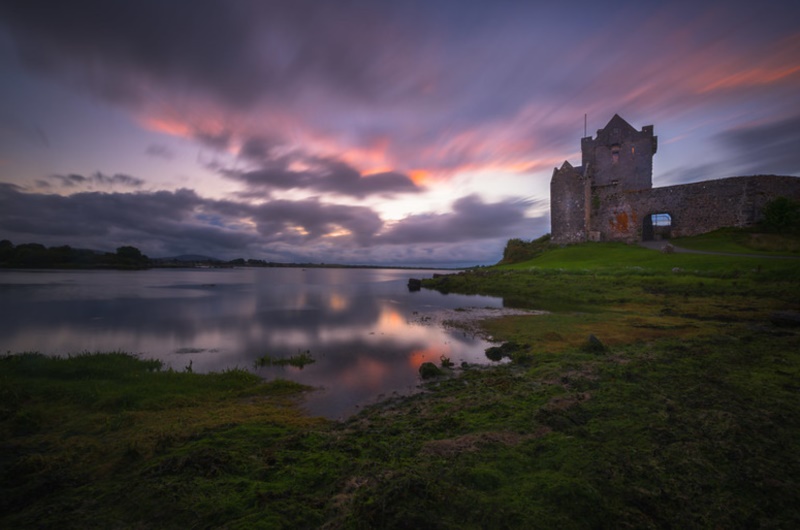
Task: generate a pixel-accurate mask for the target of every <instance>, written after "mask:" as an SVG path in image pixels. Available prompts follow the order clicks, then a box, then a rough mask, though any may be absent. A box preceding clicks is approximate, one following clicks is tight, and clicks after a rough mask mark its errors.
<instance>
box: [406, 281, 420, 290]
mask: <svg viewBox="0 0 800 530" xmlns="http://www.w3.org/2000/svg"><path fill="white" fill-rule="evenodd" d="M420 289H422V280H418V279H417V278H410V279H409V280H408V290H409V291H412V292H414V291H419V290H420Z"/></svg>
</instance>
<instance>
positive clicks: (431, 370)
mask: <svg viewBox="0 0 800 530" xmlns="http://www.w3.org/2000/svg"><path fill="white" fill-rule="evenodd" d="M419 375H421V376H422V378H423V379H430V378H431V377H439V376H440V375H442V370H441V369H439V367H438V366H436V365H435V364H433V363H431V362H427V363H422V364H421V365H420V367H419Z"/></svg>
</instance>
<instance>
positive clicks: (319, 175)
mask: <svg viewBox="0 0 800 530" xmlns="http://www.w3.org/2000/svg"><path fill="white" fill-rule="evenodd" d="M257 145H258V146H259V149H260V146H261V145H262V144H257ZM250 151H251V153H252V152H253V149H252V148H251V150H250ZM260 153H261V151H259V152H258V154H260ZM293 164H302V166H303V167H304V169H292V168H293ZM221 173H222V174H223V175H225V176H227V177H229V178H233V179H236V180H240V181H242V182H244V183H246V184H247V185H248V186H249V187H250V188H265V189H279V190H289V189H307V190H312V191H316V192H328V193H336V194H339V195H348V196H351V197H356V198H359V199H363V198H364V197H367V196H369V195H393V194H397V193H418V192H421V191H423V188H421V187H418V186H417V185H416V184H414V182H413V181H412V180H411V178H410V177H408V175H404V174H402V173H396V172H384V173H376V174H373V175H368V176H363V175H361V173H360V172H358V171H357V170H355V169H354V168H353V167H351V166H349V165H348V164H346V163H344V162H341V161H339V160H334V159H331V158H319V157H310V156H287V157H281V158H277V159H274V160H270V161H265V162H264V163H263V165H262V166H261V167H260V168H258V169H254V170H251V171H238V170H221Z"/></svg>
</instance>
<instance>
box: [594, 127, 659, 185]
mask: <svg viewBox="0 0 800 530" xmlns="http://www.w3.org/2000/svg"><path fill="white" fill-rule="evenodd" d="M657 149H658V137H657V136H653V126H652V125H647V126H645V127H642V130H641V131H637V130H636V129H634V128H633V127H632V126H631V124H629V123H628V122H627V121H625V120H623V119H622V118H620V116H619V114H614V117H613V118H611V121H609V122H608V124H607V125H606V126H605V127H604V128H602V129H599V130H598V131H597V138H594V139H593V138H592V137H591V136H588V137H586V138H582V139H581V153H582V154H583V168H584V173H585V175H586V176H588V177H589V178H590V179H591V180H592V186H610V185H615V186H618V189H619V191H639V190H647V189H650V188H652V187H653V155H654V154H656V150H657Z"/></svg>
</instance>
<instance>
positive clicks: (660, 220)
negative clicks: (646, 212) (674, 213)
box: [650, 213, 672, 226]
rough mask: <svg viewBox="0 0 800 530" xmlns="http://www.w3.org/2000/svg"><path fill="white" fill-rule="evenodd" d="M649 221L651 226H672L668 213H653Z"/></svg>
mask: <svg viewBox="0 0 800 530" xmlns="http://www.w3.org/2000/svg"><path fill="white" fill-rule="evenodd" d="M650 220H651V221H652V222H653V226H672V217H671V216H670V215H669V214H668V213H654V214H652V215H651V216H650Z"/></svg>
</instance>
